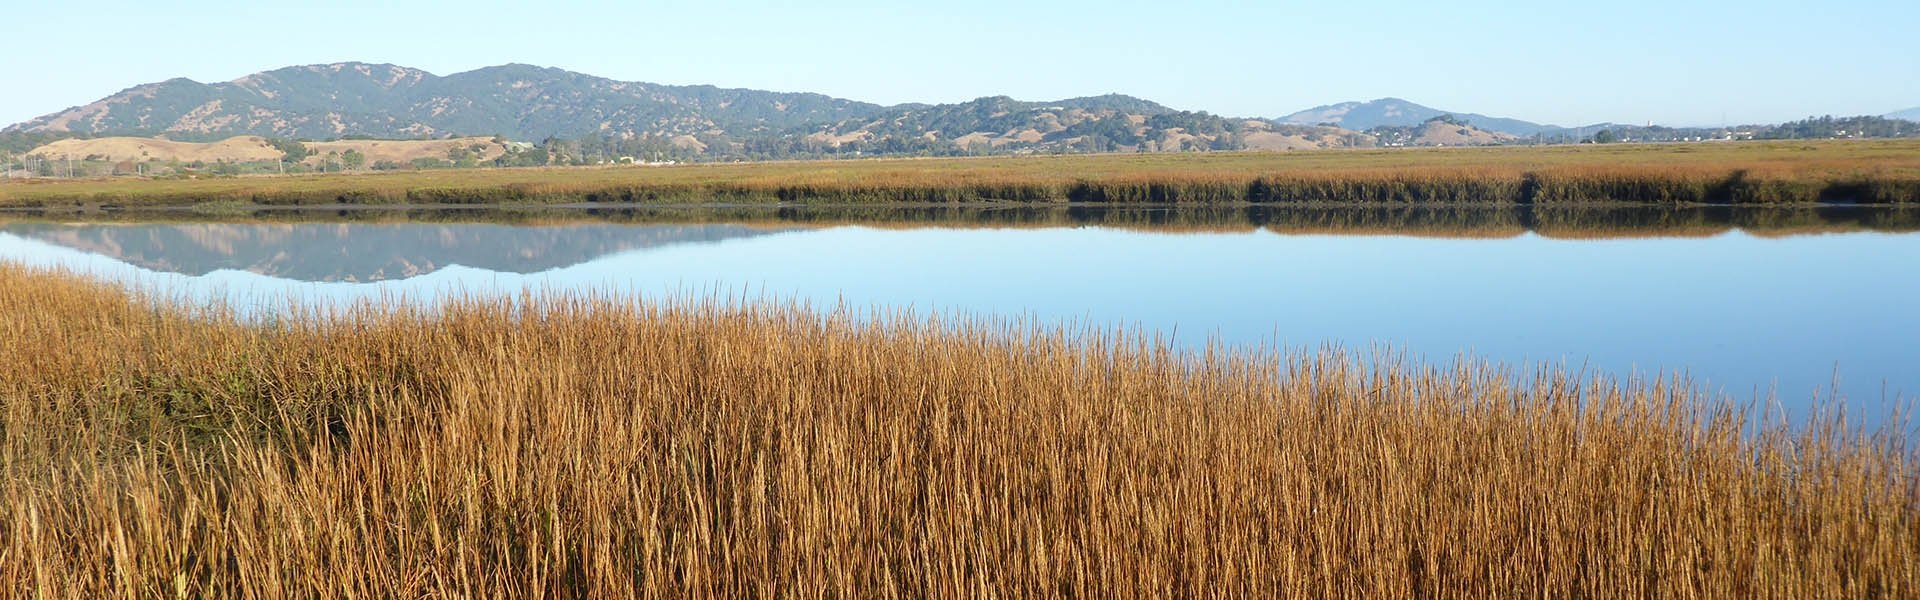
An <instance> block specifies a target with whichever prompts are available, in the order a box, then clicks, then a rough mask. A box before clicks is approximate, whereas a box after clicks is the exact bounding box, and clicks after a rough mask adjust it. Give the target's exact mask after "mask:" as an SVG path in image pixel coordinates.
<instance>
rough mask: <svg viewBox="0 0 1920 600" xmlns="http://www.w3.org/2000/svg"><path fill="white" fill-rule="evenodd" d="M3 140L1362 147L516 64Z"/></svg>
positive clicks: (922, 148) (1302, 135)
mask: <svg viewBox="0 0 1920 600" xmlns="http://www.w3.org/2000/svg"><path fill="white" fill-rule="evenodd" d="M5 131H7V132H10V133H12V134H14V135H16V136H20V135H63V136H79V137H93V136H165V137H166V138H168V139H170V140H183V141H207V142H211V141H216V140H224V139H227V138H230V137H234V136H262V137H271V138H302V139H315V140H338V139H342V138H384V139H403V138H448V137H457V136H493V135H502V136H505V137H507V138H510V139H514V140H521V141H529V142H532V141H540V140H544V139H549V138H558V139H564V140H573V141H577V142H578V143H577V144H575V145H573V146H571V147H555V148H552V151H553V152H555V153H556V154H558V155H564V156H566V157H568V159H577V158H578V157H582V156H589V155H590V156H593V157H595V160H604V159H606V158H610V157H619V156H640V157H658V158H668V157H687V158H717V157H745V158H793V157H807V156H818V155H831V154H862V155H864V154H936V155H953V154H969V153H1005V152H1087V151H1178V150H1237V149H1295V148H1325V147H1336V146H1349V145H1356V144H1366V143H1367V142H1368V140H1369V138H1366V137H1365V136H1359V135H1356V134H1354V132H1350V131H1342V130H1339V129H1335V128H1327V127H1317V126H1312V125H1306V126H1299V125H1293V124H1282V123H1274V122H1270V121H1265V120H1261V119H1240V118H1225V117H1219V116H1215V115H1209V114H1206V113H1196V112H1183V111H1178V110H1175V109H1172V108H1168V107H1166V106H1163V105H1161V104H1158V103H1155V102H1151V101H1148V100H1143V99H1140V98H1134V97H1131V96H1124V95H1119V94H1108V95H1103V96H1091V97H1084V98H1069V99H1065V100H1057V101H1051V102H1023V101H1018V100H1014V99H1012V98H1007V97H1004V96H995V97H987V98H980V99H978V100H973V101H970V102H962V103H958V104H943V105H929V104H902V105H898V106H892V107H882V106H879V105H875V104H868V103H864V102H856V101H852V100H843V99H839V98H832V97H828V96H823V95H819V94H799V93H776V92H764V91H757V90H745V89H725V88H716V87H712V86H668V85H658V84H651V83H640V82H625V81H615V80H611V79H606V78H601V77H594V76H591V75H584V74H580V73H574V72H570V71H564V70H560V69H551V68H542V67H534V66H529V65H517V64H515V65H503V66H498V67H487V68H483V69H477V70H473V71H467V72H464V73H455V74H453V75H447V76H439V75H434V74H432V73H428V72H426V71H421V70H418V69H411V68H407V67H401V66H395V65H387V64H367V63H352V62H348V63H336V64H330V65H308V66H300V67H288V68H283V69H276V70H273V71H266V72H263V73H256V74H253V75H248V76H246V77H242V78H239V79H236V80H233V81H229V82H225V83H215V84H203V83H199V82H195V81H191V80H187V79H171V80H167V81H162V82H159V83H152V84H146V85H141V86H136V87H133V88H129V89H126V90H123V91H121V92H119V93H117V94H114V95H112V96H108V97H107V98H103V99H101V100H99V101H96V102H93V103H91V104H87V105H85V106H78V107H73V108H70V109H67V110H64V111H60V112H57V113H53V114H50V115H46V116H43V117H40V118H37V119H33V120H31V121H27V122H25V123H20V124H17V125H14V126H11V127H8V128H7V129H6V130H5ZM150 143H154V144H157V143H160V142H159V141H150Z"/></svg>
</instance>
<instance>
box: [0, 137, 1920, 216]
mask: <svg viewBox="0 0 1920 600" xmlns="http://www.w3.org/2000/svg"><path fill="white" fill-rule="evenodd" d="M36 181H43V180H36ZM209 200H237V201H246V202H255V203H260V204H331V203H352V204H394V203H493V202H520V201H533V202H578V201H581V200H586V201H591V202H663V201H664V202H716V201H718V202H734V201H753V202H761V201H776V200H778V201H832V202H973V201H1017V202H1045V201H1080V202H1170V203H1209V202H1210V203H1220V202H1296V203H1310V202H1346V203H1353V202H1395V203H1450V204H1514V203H1555V204H1567V203H1584V202H1596V201H1598V202H1621V201H1625V202H1654V203H1665V204H1684V203H1729V204H1740V203H1776V204H1779V203H1814V202H1823V201H1861V202H1873V203H1907V202H1916V201H1920V140H1888V141H1848V142H1793V143H1784V142H1766V143H1762V142H1755V143H1703V144H1670V145H1644V146H1632V145H1618V146H1615V145H1607V146H1591V145H1589V146H1556V147H1501V148H1445V149H1388V150H1364V151H1363V150H1352V151H1315V152H1290V153H1274V152H1264V153H1263V152H1245V153H1220V154H1108V155H1093V156H1051V157H1024V158H1007V157H998V158H955V159H886V160H843V161H811V162H778V163H748V164H709V165H686V166H677V167H608V168H576V169H469V170H458V171H424V172H398V173H384V174H353V175H313V176H291V177H264V176H263V177H244V178H235V179H200V180H186V181H141V180H125V179H119V180H85V181H63V182H39V183H22V184H11V185H0V206H56V205H76V204H86V203H117V204H137V205H167V204H172V205H191V204H196V203H200V202H205V201H209Z"/></svg>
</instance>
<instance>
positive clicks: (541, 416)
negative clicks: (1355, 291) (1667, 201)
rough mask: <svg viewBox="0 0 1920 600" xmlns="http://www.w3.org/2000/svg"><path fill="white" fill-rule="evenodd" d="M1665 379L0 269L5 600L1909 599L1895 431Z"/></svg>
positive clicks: (593, 303) (1908, 469) (738, 312)
mask: <svg viewBox="0 0 1920 600" xmlns="http://www.w3.org/2000/svg"><path fill="white" fill-rule="evenodd" d="M1758 419H1760V415H1758V414H1756V413H1755V412H1753V411H1752V410H1751V409H1748V408H1742V407H1739V406H1732V405H1728V404H1724V403H1720V402H1715V401H1712V400H1710V399H1707V398H1703V397H1701V396H1699V395H1697V394H1695V393H1693V392H1690V391H1688V390H1686V389H1684V387H1676V386H1673V385H1669V384H1664V383H1655V384H1650V385H1617V384H1614V383H1610V382H1607V381H1602V380H1594V379H1588V378H1580V377H1575V376H1571V375H1569V374H1567V373H1564V372H1559V371H1552V370H1546V371H1542V372H1539V373H1532V374H1527V375H1526V376H1524V377H1523V376H1519V375H1517V374H1514V373H1510V372H1508V371H1505V370H1502V369H1499V368H1494V367H1488V366H1483V365H1476V364H1471V363H1467V364H1460V365H1456V366H1451V367H1445V368H1436V367H1429V366H1422V365H1417V364H1410V363H1407V362H1404V361H1401V360H1397V359H1395V358H1393V357H1392V356H1383V357H1379V358H1377V359H1375V360H1371V361H1364V362H1363V361H1359V360H1356V359H1354V358H1352V357H1350V356H1347V355H1343V354H1340V353H1337V352H1320V353H1296V354H1282V353H1274V352H1261V351H1223V350H1218V349H1216V350H1211V351H1207V352H1204V353H1201V354H1198V355H1182V354H1178V353H1174V352H1170V351H1169V350H1167V349H1166V348H1165V347H1164V346H1163V345H1161V344H1158V343H1156V342H1154V341H1153V340H1148V339H1142V338H1140V337H1137V336H1131V335H1125V334H1116V333H1102V332H1090V333H1076V334H1071V335H1069V334H1066V333H1062V332H1060V331H1058V330H1046V329H1035V328H1031V327H1025V326H1020V325H1010V324H1004V323H990V322H981V321H963V322H944V323H943V322H936V321H931V320H927V319H917V318H911V317H905V316H897V315H896V316H884V315H883V316H879V317H875V318H871V319H866V318H860V319H855V318H849V317H848V316H846V315H845V314H838V315H829V316H819V315H817V314H816V313H814V312H811V311H807V310H802V309H795V308H789V307H778V306H760V305H739V304H737V303H735V304H729V303H725V302H721V303H633V302H631V301H628V300H622V299H617V298H599V297H591V296H581V295H573V296H566V295H563V296H524V297H519V298H509V299H498V300H480V299H474V300H463V301H457V302H454V303H453V304H452V305H450V306H447V307H445V308H444V309H436V310H428V309H420V308H407V307H404V306H398V305H396V306H370V307H362V308H359V309H355V310H351V311H344V312H334V313H326V312H321V311H311V310H308V311H296V312H295V313H294V314H292V315H291V316H287V317H284V318H279V319H274V320H271V321H269V322H264V323H262V322H246V321H242V320H240V319H236V318H235V317H234V316H232V315H229V314H225V313H223V312H221V311H219V310H217V309H209V308H201V307H191V306H178V305H171V304H167V303H164V302H156V301H153V300H152V299H150V298H144V297H140V296H136V295H132V294H129V293H127V292H124V291H121V290H119V289H118V288H115V287H112V286H109V285H105V284H101V283H95V282H91V281H88V280H85V279H81V278H78V277H75V276H71V275H65V274H59V273H48V272H42V271H35V270H29V269H24V268H20V267H15V266H0V498H3V500H0V501H3V502H4V504H0V595H5V596H9V597H54V598H58V597H71V598H98V597H250V598H290V597H315V596H321V597H358V598H366V597H592V598H620V597H683V596H758V597H768V596H794V597H849V596H852V597H929V596H931V597H1057V596H1074V597H1089V596H1092V597H1142V596H1146V597H1167V596H1198V597H1238V598H1266V597H1284V598H1307V597H1353V596H1366V597H1401V596H1445V597H1472V598H1485V597H1592V596H1606V597H1620V596H1628V597H1644V596H1662V597H1710V598H1750V597H1794V598H1813V597H1913V596H1915V595H1916V594H1920V520H1916V519H1917V518H1920V488H1917V487H1916V481H1920V478H1916V471H1915V466H1914V465H1915V463H1914V462H1913V458H1914V453H1913V450H1912V449H1911V448H1910V447H1908V446H1907V445H1906V438H1905V437H1904V436H1903V435H1901V434H1900V433H1899V432H1900V431H1903V429H1902V428H1901V426H1896V427H1894V428H1892V429H1889V430H1886V431H1885V432H1881V433H1875V434H1868V433H1864V432H1859V431H1853V430H1849V429H1847V428H1846V427H1845V425H1844V424H1843V423H1840V422H1838V421H1837V420H1832V419H1828V420H1821V421H1818V422H1816V423H1814V424H1811V425H1808V426H1806V427H1804V428H1799V429H1793V430H1789V429H1785V428H1781V427H1778V426H1770V425H1766V424H1763V423H1759V422H1756V420H1758Z"/></svg>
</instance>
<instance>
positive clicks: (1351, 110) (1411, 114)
mask: <svg viewBox="0 0 1920 600" xmlns="http://www.w3.org/2000/svg"><path fill="white" fill-rule="evenodd" d="M1446 115H1453V116H1454V117H1455V118H1458V119H1460V120H1464V121H1467V122H1468V123H1470V124H1472V125H1473V126H1474V127H1477V128H1480V129H1485V130H1487V131H1494V132H1499V133H1505V134H1509V135H1515V136H1528V135H1533V134H1536V133H1542V132H1549V131H1555V130H1559V129H1562V128H1559V127H1555V126H1552V125H1541V124H1538V123H1530V122H1527V121H1522V120H1519V119H1508V118H1503V117H1489V116H1486V115H1482V114H1477V113H1463V112H1452V111H1444V110H1440V109H1436V108H1429V107H1426V106H1421V105H1419V104H1414V103H1412V102H1408V101H1406V100H1401V99H1399V98H1381V99H1378V100H1373V101H1370V102H1342V103H1339V104H1328V105H1326V106H1316V107H1313V108H1309V109H1306V110H1303V111H1300V112H1296V113H1293V114H1290V115H1287V116H1284V117H1280V118H1279V119H1278V120H1279V121H1280V122H1283V123H1294V124H1300V125H1316V124H1321V123H1331V124H1333V125H1337V126H1339V127H1342V128H1345V129H1352V130H1355V131H1365V130H1368V129H1373V128H1375V127H1382V126H1385V127H1413V126H1417V125H1420V124H1422V123H1425V122H1427V120H1429V119H1432V118H1434V117H1440V116H1446Z"/></svg>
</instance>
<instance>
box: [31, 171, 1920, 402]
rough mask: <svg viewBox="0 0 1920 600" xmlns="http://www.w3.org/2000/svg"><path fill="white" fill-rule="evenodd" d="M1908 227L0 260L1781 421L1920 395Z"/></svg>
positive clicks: (690, 231) (462, 216)
mask: <svg viewBox="0 0 1920 600" xmlns="http://www.w3.org/2000/svg"><path fill="white" fill-rule="evenodd" d="M1916 230H1920V226H1916V225H1915V218H1914V215H1912V214H1909V213H1889V212H1884V211H1873V210H1865V209H1856V210H1844V209H1827V210H1822V211H1809V212H1792V213H1778V212H1744V211H1736V210H1730V209H1715V210H1696V211H1688V212H1674V211H1627V212H1620V211H1614V212H1605V211H1603V212H1568V213H1564V214H1558V213H1556V214H1537V213H1533V212H1530V211H1498V210H1496V211H1413V210H1393V209H1351V210H1344V211H1342V210H1314V211H1309V210H1299V211H1281V210H1260V209H1220V210H1212V211H1193V210H1180V209H1164V208H1162V209H1156V208H1131V209H1108V208H1070V209H965V210H962V209H932V208H929V209H921V210H881V209H859V210H850V211H840V212H835V211H833V210H830V209H804V208H776V209H740V210H735V211H727V210H718V211H716V210H694V209H687V210H678V211H676V210H665V209H661V210H643V209H632V210H624V211H604V210H603V211H573V212H566V211H560V212H542V213H535V214H505V215H502V214H487V213H452V212H419V211H416V212H410V213H378V214H375V213H361V212H342V213H339V214H323V215H318V216H316V215H312V214H308V213H301V214H261V215H243V216H241V217H239V218H233V217H231V216H229V217H223V218H222V219H219V220H200V219H197V218H195V217H193V216H191V215H184V216H183V215H178V214H175V215H168V216H166V217H165V218H163V219H160V220H157V221H156V220H151V219H145V218H126V217H123V218H118V219H112V220H107V221H104V222H103V221H101V220H98V219H81V220H76V219H55V218H23V219H15V220H10V221H5V222H0V260H9V261H17V262H23V263H28V264H33V265H45V266H58V267H64V268H68V269H73V270H77V271H81V272H86V273H91V274H95V275H97V276H100V277H104V278H107V279H111V280H114V281H121V282H125V283H128V284H130V285H135V286H140V287H143V288H146V289H154V290H164V291H167V292H169V293H173V294H177V295H180V296H183V297H188V298H193V299H197V300H201V301H209V302H226V303H231V304H232V305H234V306H235V307H236V308H238V309H240V310H241V311H243V312H247V313H250V314H259V313H271V312H273V311H276V310H282V309H283V307H285V306H287V305H288V302H289V301H295V302H306V303H327V302H348V301H354V300H359V299H394V298H404V299H406V300H407V301H413V302H434V301H436V299H439V298H444V297H446V296H447V295H448V294H452V293H458V294H496V293H517V292H520V291H522V290H527V289H535V290H541V289H559V290H592V291H595V292H603V293H616V294H634V295H638V296H647V297H668V296H682V297H686V296H691V297H695V298H740V297H743V296H744V297H750V298H757V299H775V300H796V301H803V302H808V303H811V304H812V305H813V306H815V307H819V308H820V309H822V310H826V309H828V308H830V307H833V306H836V305H839V306H847V307H851V308H854V309H864V308H867V307H884V308H909V309H912V310H915V311H919V312H922V313H928V312H959V313H964V314H968V315H976V316H994V317H1011V318H1021V319H1030V320H1033V321H1037V322H1040V323H1046V324H1067V325H1071V326H1090V327H1102V328H1112V327H1131V328H1136V329H1137V330H1140V331H1144V332H1148V333H1153V334H1159V335H1162V336H1165V337H1168V338H1170V339H1172V340H1173V342H1174V343H1175V344H1177V345H1180V346H1183V347H1189V348H1192V347H1198V346H1200V345H1202V344H1206V343H1209V342H1217V343H1222V344H1228V345H1243V346H1244V345H1255V344H1265V345H1268V346H1283V347H1304V348H1316V347H1319V346H1322V345H1327V344H1338V345H1342V346H1344V347H1346V348H1349V349H1358V350H1363V351H1365V350H1368V349H1371V348H1376V347H1391V348H1393V349H1396V350H1399V351H1403V352H1406V353H1408V354H1411V355H1413V356H1415V357H1418V358H1422V359H1425V360H1427V361H1430V362H1435V363H1445V362H1447V361H1451V360H1453V359H1455V358H1456V357H1458V356H1461V355H1469V356H1472V357H1475V358H1479V359H1486V360H1490V361H1494V362H1498V363H1504V364H1508V365H1512V366H1516V367H1518V368H1520V369H1522V370H1524V369H1527V368H1531V367H1534V366H1538V365H1541V364H1554V365H1566V366H1568V367H1570V368H1574V369H1580V370H1584V371H1585V372H1588V373H1594V374H1605V375H1611V376H1615V377H1619V378H1631V377H1643V378H1644V377H1650V376H1661V375H1667V374H1672V373H1675V372H1684V373H1686V374H1687V375H1689V376H1690V377H1691V378H1692V379H1693V381H1694V383H1695V384H1697V385H1699V386H1701V387H1703V388H1706V389H1709V390H1711V391H1716V392H1719V393H1723V394H1726V395H1729V396H1732V397H1735V398H1737V399H1742V400H1746V399H1755V398H1760V397H1764V396H1766V395H1767V394H1769V393H1770V392H1771V393H1772V394H1774V395H1775V396H1776V398H1777V401H1778V402H1780V403H1781V404H1782V405H1783V406H1784V407H1785V408H1787V409H1789V410H1803V409H1804V407H1806V406H1808V405H1809V403H1810V402H1811V401H1812V399H1813V398H1815V397H1816V396H1827V397H1830V396H1833V395H1835V394H1836V393H1837V394H1838V395H1839V396H1841V397H1843V398H1845V399H1846V400H1847V401H1848V404H1849V406H1850V407H1852V408H1855V409H1862V410H1864V411H1865V412H1867V413H1882V412H1884V411H1886V410H1889V409H1890V407H1891V406H1892V405H1893V404H1895V403H1898V402H1900V401H1901V398H1902V396H1905V398H1907V399H1911V398H1912V397H1913V396H1915V395H1916V394H1920V306H1916V303H1920V233H1916Z"/></svg>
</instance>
